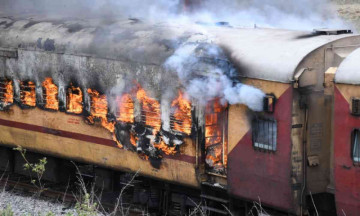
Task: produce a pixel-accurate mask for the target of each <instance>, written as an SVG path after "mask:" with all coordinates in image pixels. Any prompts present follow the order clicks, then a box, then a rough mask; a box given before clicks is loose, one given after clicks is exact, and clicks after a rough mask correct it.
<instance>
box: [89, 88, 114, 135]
mask: <svg viewBox="0 0 360 216" xmlns="http://www.w3.org/2000/svg"><path fill="white" fill-rule="evenodd" d="M87 92H88V93H89V95H90V97H91V106H90V107H91V109H90V112H91V113H90V114H91V116H89V117H88V119H89V120H90V121H91V122H94V118H99V119H101V125H102V126H103V127H104V128H106V129H108V130H109V131H110V132H114V131H115V122H108V120H107V113H108V102H107V99H106V95H100V93H99V92H98V91H96V90H92V89H88V90H87Z"/></svg>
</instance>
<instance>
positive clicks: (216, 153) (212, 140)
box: [205, 99, 227, 167]
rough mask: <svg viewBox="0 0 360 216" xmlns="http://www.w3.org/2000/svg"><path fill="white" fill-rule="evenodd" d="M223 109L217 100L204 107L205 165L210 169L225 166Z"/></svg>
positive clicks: (225, 143) (225, 149)
mask: <svg viewBox="0 0 360 216" xmlns="http://www.w3.org/2000/svg"><path fill="white" fill-rule="evenodd" d="M225 108H226V105H225V106H223V105H221V103H220V101H219V100H218V99H216V100H213V101H211V102H210V103H209V104H208V105H207V106H206V112H205V148H206V152H207V154H206V160H207V164H208V165H210V166H211V167H215V166H221V165H223V166H226V164H227V142H226V140H225V138H224V135H225V134H224V133H225V122H224V121H225V116H224V115H225V112H224V111H225Z"/></svg>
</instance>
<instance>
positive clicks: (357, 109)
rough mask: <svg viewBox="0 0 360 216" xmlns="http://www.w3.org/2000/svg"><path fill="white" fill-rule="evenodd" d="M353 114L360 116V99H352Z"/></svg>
mask: <svg viewBox="0 0 360 216" xmlns="http://www.w3.org/2000/svg"><path fill="white" fill-rule="evenodd" d="M351 114H353V115H356V116H359V115H360V98H352V99H351Z"/></svg>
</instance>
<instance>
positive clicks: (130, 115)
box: [116, 94, 134, 123]
mask: <svg viewBox="0 0 360 216" xmlns="http://www.w3.org/2000/svg"><path fill="white" fill-rule="evenodd" d="M116 101H117V104H118V113H117V114H118V115H117V120H118V121H122V122H128V123H134V101H133V99H132V98H131V95H130V94H124V95H122V96H121V97H120V96H118V97H117V98H116Z"/></svg>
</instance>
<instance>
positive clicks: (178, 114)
mask: <svg viewBox="0 0 360 216" xmlns="http://www.w3.org/2000/svg"><path fill="white" fill-rule="evenodd" d="M6 20H8V19H6ZM10 22H11V23H12V24H13V25H14V26H13V27H10V26H7V27H5V26H2V27H1V28H2V30H1V33H0V34H1V38H2V39H6V38H7V37H9V35H10V34H12V33H10V32H9V31H10V30H14V31H18V33H20V35H22V36H20V37H21V39H20V40H19V41H13V40H12V39H10V40H6V41H7V42H8V44H7V47H12V46H13V45H14V44H13V43H15V44H16V43H21V44H22V46H23V48H19V49H12V48H2V49H1V54H2V60H3V61H1V75H2V77H3V79H2V80H1V89H0V90H1V94H2V98H1V104H0V105H1V110H3V111H4V112H2V115H3V117H4V118H3V119H2V123H3V124H2V125H3V127H5V128H3V129H2V141H1V142H2V143H4V144H5V145H22V146H24V147H25V148H28V149H30V150H34V151H38V152H43V153H47V154H52V155H56V156H60V157H66V158H72V159H74V158H76V159H77V160H79V161H83V162H87V163H94V164H99V165H102V166H106V167H111V168H115V169H121V170H132V171H137V170H139V169H141V173H142V174H144V175H148V176H152V177H155V178H159V179H164V180H168V181H173V182H182V184H186V185H191V186H194V187H195V186H198V181H197V177H196V175H195V164H196V163H197V161H196V159H197V155H198V153H197V152H196V151H197V147H196V146H195V140H196V139H197V137H196V133H195V131H196V125H197V117H196V115H195V114H196V112H197V111H196V109H195V106H194V105H193V103H192V102H191V101H190V99H191V98H189V97H188V96H186V95H185V93H184V91H183V90H182V88H181V86H180V83H179V82H178V81H177V80H176V79H173V74H169V72H165V70H164V69H163V68H162V67H161V66H159V62H161V61H162V60H161V59H166V57H168V56H169V55H170V54H171V52H170V51H169V50H170V48H169V47H167V46H168V45H167V43H169V44H171V41H166V40H165V39H164V41H165V42H161V41H159V42H158V43H161V44H159V45H157V46H156V47H155V48H154V50H151V52H157V51H159V53H158V55H156V57H157V58H159V59H156V58H155V57H154V55H145V56H143V54H144V53H143V51H141V53H139V54H138V58H137V61H136V62H134V61H131V60H128V61H124V56H122V57H121V58H118V56H112V58H108V56H107V55H109V53H110V54H111V51H110V52H104V47H106V44H103V45H104V46H101V49H100V50H97V51H96V53H97V55H98V56H96V55H91V54H92V53H91V52H93V51H90V50H93V49H96V47H94V46H96V44H97V43H99V41H98V40H97V39H96V36H93V35H91V34H89V32H91V31H93V29H91V27H89V26H87V27H84V30H83V31H82V33H80V36H79V38H81V42H79V43H73V44H72V46H75V48H74V47H66V49H65V48H64V47H65V46H68V45H69V43H68V42H67V41H62V40H67V37H62V36H63V35H60V34H62V31H58V29H56V28H57V27H55V26H53V27H54V28H53V29H52V32H53V33H55V32H57V33H58V34H59V35H60V36H59V35H57V36H59V37H61V38H62V39H59V40H58V41H57V40H56V43H57V44H56V46H55V45H54V44H55V42H54V40H52V39H47V40H44V41H43V42H42V41H41V40H42V39H41V38H38V40H37V44H33V42H31V41H32V39H31V37H32V36H34V35H35V34H37V33H36V30H37V28H38V27H39V28H41V27H44V26H48V25H50V26H51V25H53V24H51V23H50V22H39V23H37V25H36V24H34V26H29V25H28V26H25V27H24V26H23V25H21V27H20V28H19V26H18V25H20V24H22V23H23V22H24V21H15V20H12V21H10ZM133 22H134V21H128V22H124V23H122V24H123V28H122V29H126V28H128V27H129V26H130V27H131V26H132V25H133ZM27 23H28V22H27ZM63 25H66V24H63ZM126 26H127V27H126ZM139 28H140V27H139ZM63 29H65V30H67V27H64V28H63ZM141 30H144V29H143V28H141ZM29 31H30V32H32V34H27V33H26V32H29ZM49 32H50V30H49ZM67 33H68V34H69V35H73V34H74V33H73V32H67ZM130 33H132V34H133V33H134V32H130ZM130 33H129V34H130ZM57 36H54V37H57ZM44 37H46V34H45V35H44ZM89 37H94V38H91V39H93V40H95V41H96V42H97V43H94V44H95V45H94V46H92V47H90V48H86V49H87V50H86V51H84V49H85V48H83V47H76V46H79V44H80V45H83V44H82V42H84V41H85V42H86V41H87V40H88V38H89ZM138 38H139V37H134V38H131V40H137V39H138ZM159 40H160V39H159ZM4 41H5V40H4ZM62 42H63V45H61V43H62ZM141 42H142V43H145V44H143V46H144V47H147V48H149V49H152V45H151V44H148V45H146V43H149V41H144V40H143V41H141ZM150 42H153V40H151V41H150ZM139 43H140V42H139ZM121 44H123V43H121ZM4 46H6V45H4ZM161 46H164V47H161ZM40 47H41V48H40ZM159 47H160V48H159ZM107 48H108V47H106V48H105V49H107ZM117 48H119V47H117ZM122 48H124V47H122ZM131 48H133V45H131ZM65 50H66V52H65V53H64V51H65ZM74 50H75V51H74ZM146 50H148V49H146ZM146 50H145V51H146ZM81 51H82V54H74V53H75V52H81ZM115 51H117V49H116V50H115ZM115 51H114V52H115ZM84 53H88V54H87V55H86V54H84ZM163 53H165V54H163ZM132 54H134V53H132ZM130 56H131V55H130ZM141 58H142V59H141ZM115 59H122V60H115ZM156 61H158V62H156ZM161 83H168V84H169V85H168V86H167V87H166V88H167V89H166V92H167V95H166V97H165V95H164V94H162V92H164V91H165V90H164V89H163V88H164V86H161V85H160V84H161ZM15 103H16V104H17V105H19V106H12V105H13V104H15ZM43 110H45V111H50V112H45V111H43ZM44 112H45V114H43V113H44ZM15 116H16V117H15ZM14 117H15V118H14ZM84 120H85V121H84ZM92 125H95V126H92ZM101 127H103V128H104V129H101ZM6 128H7V129H6ZM9 128H11V129H9ZM20 137H23V138H24V137H27V138H26V142H24V141H20V140H18V139H20ZM49 140H52V141H51V143H52V144H53V145H47V144H46V143H48V142H49ZM60 143H61V145H60ZM74 144H75V145H74ZM93 144H100V145H93ZM81 146H82V147H81ZM96 146H102V147H101V148H100V147H96ZM82 149H83V150H82ZM96 149H101V151H100V152H102V153H101V155H103V156H101V158H102V159H100V154H95V155H94V152H95V151H96ZM124 149H127V150H129V151H125V150H124ZM119 152H122V153H120V154H119ZM105 155H107V156H105ZM136 155H137V156H136ZM139 156H140V157H139ZM135 157H137V158H136V159H135ZM175 167H176V168H175ZM185 167H187V168H185ZM177 169H181V170H182V173H183V174H181V173H178V172H177V171H176V170H177Z"/></svg>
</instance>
